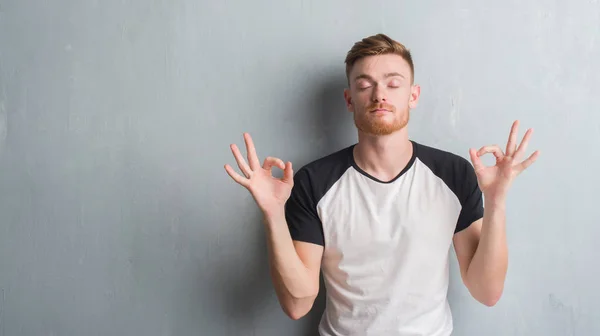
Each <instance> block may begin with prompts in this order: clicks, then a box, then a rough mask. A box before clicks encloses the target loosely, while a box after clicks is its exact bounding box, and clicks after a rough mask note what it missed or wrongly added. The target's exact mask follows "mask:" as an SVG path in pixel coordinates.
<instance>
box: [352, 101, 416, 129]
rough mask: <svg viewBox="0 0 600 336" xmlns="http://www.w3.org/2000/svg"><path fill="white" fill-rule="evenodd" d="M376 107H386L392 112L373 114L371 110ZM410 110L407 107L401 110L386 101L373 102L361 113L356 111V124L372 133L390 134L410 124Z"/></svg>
mask: <svg viewBox="0 0 600 336" xmlns="http://www.w3.org/2000/svg"><path fill="white" fill-rule="evenodd" d="M376 108H384V109H387V110H389V111H391V113H390V114H389V115H384V116H379V115H375V114H372V113H371V112H370V111H372V110H374V109H376ZM409 114H410V110H409V108H408V107H407V108H406V109H405V110H403V111H400V113H398V110H397V109H396V107H395V106H394V105H389V104H385V103H380V104H372V105H369V106H368V107H367V108H365V109H364V110H363V111H361V112H359V113H354V124H355V125H356V127H357V128H358V129H359V130H360V131H362V132H364V133H366V134H370V135H379V136H380V135H389V134H392V133H394V132H396V131H398V130H401V129H402V128H404V127H405V126H406V125H407V124H408V119H409Z"/></svg>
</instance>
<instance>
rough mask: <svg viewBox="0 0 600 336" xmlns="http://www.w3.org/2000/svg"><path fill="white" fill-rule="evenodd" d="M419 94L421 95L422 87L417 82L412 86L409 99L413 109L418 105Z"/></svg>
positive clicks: (409, 104)
mask: <svg viewBox="0 0 600 336" xmlns="http://www.w3.org/2000/svg"><path fill="white" fill-rule="evenodd" d="M419 96H421V87H420V86H419V85H417V84H414V85H412V86H411V87H410V100H409V101H408V106H409V107H410V108H411V109H413V108H415V107H417V104H418V103H419Z"/></svg>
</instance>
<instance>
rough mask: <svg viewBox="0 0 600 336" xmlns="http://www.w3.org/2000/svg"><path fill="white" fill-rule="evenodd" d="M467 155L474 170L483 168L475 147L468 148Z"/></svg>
mask: <svg viewBox="0 0 600 336" xmlns="http://www.w3.org/2000/svg"><path fill="white" fill-rule="evenodd" d="M469 155H470V156H471V162H472V163H473V168H475V171H476V172H477V171H480V170H482V169H485V166H484V165H483V162H481V159H480V158H479V156H477V152H476V151H475V149H472V148H471V149H469Z"/></svg>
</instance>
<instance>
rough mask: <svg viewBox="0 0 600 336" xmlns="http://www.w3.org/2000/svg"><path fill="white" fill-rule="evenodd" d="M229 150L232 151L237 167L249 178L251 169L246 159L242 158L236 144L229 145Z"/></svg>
mask: <svg viewBox="0 0 600 336" xmlns="http://www.w3.org/2000/svg"><path fill="white" fill-rule="evenodd" d="M231 151H232V152H233V156H234V157H235V161H236V162H237V164H238V167H240V170H241V171H242V173H244V175H246V177H247V178H250V176H251V175H252V169H250V167H248V164H247V163H246V160H244V157H243V156H242V153H241V152H240V149H239V148H238V147H237V146H236V145H231Z"/></svg>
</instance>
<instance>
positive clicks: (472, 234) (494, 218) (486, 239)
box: [454, 204, 508, 307]
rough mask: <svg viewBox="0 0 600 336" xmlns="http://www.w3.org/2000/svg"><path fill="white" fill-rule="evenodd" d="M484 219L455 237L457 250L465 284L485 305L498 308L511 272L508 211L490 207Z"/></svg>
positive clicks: (486, 207) (488, 205) (487, 208)
mask: <svg viewBox="0 0 600 336" xmlns="http://www.w3.org/2000/svg"><path fill="white" fill-rule="evenodd" d="M485 209H486V211H485V213H484V216H483V219H479V220H477V221H475V222H474V223H473V224H471V225H470V226H469V228H467V229H465V230H463V231H461V232H459V233H457V234H456V235H455V237H454V248H455V251H456V256H457V259H458V263H459V267H460V274H461V277H462V280H463V283H464V284H465V286H466V287H467V289H468V290H469V292H470V293H471V295H472V296H473V297H474V298H475V299H476V300H477V301H479V302H481V303H482V304H484V305H486V306H488V307H491V306H494V305H495V304H496V303H497V302H498V300H500V297H501V296H502V292H503V290H504V281H505V279H506V272H507V269H508V248H507V243H506V230H505V214H504V213H505V211H504V207H503V206H502V205H498V206H495V205H490V204H486V206H485Z"/></svg>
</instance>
